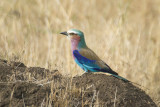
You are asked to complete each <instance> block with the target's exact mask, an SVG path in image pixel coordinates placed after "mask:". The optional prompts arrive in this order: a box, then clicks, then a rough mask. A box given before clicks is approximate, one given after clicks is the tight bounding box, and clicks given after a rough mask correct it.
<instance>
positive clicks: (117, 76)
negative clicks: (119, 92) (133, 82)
mask: <svg viewBox="0 0 160 107" xmlns="http://www.w3.org/2000/svg"><path fill="white" fill-rule="evenodd" d="M112 75H113V76H114V77H116V78H119V79H121V80H123V81H125V82H130V81H129V80H127V79H125V78H123V77H121V76H119V75H114V74H112Z"/></svg>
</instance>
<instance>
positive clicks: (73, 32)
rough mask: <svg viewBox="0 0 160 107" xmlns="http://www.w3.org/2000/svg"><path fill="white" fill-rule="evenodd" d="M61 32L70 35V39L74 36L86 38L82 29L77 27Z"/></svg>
mask: <svg viewBox="0 0 160 107" xmlns="http://www.w3.org/2000/svg"><path fill="white" fill-rule="evenodd" d="M60 34H63V35H66V36H68V37H69V38H70V39H72V38H84V34H83V32H82V31H80V30H77V29H70V30H68V31H65V32H61V33H60Z"/></svg>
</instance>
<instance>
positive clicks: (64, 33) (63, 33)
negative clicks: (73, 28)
mask: <svg viewBox="0 0 160 107" xmlns="http://www.w3.org/2000/svg"><path fill="white" fill-rule="evenodd" d="M60 34H62V35H66V36H68V33H67V32H66V31H65V32H61V33H60Z"/></svg>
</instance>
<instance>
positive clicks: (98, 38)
mask: <svg viewBox="0 0 160 107" xmlns="http://www.w3.org/2000/svg"><path fill="white" fill-rule="evenodd" d="M71 28H76V29H80V30H81V31H83V32H84V34H85V38H86V42H87V45H88V46H89V47H90V48H91V49H93V50H94V52H95V53H97V54H98V56H99V57H100V58H101V59H103V60H104V61H105V62H106V63H107V64H108V65H110V67H111V68H112V69H113V70H115V71H116V72H118V73H119V74H120V75H121V76H123V77H125V78H127V79H129V80H131V81H133V82H136V83H138V84H141V85H142V86H145V87H147V88H149V89H150V90H146V89H144V90H145V91H146V92H147V93H148V94H149V95H150V96H151V97H152V98H153V99H154V101H155V102H156V103H157V104H158V105H159V106H160V1H159V0H118V1H117V0H86V1H82V0H1V2H0V58H1V59H7V60H11V61H21V62H23V63H25V65H27V66H40V67H45V68H49V69H58V70H60V72H61V73H62V74H64V75H70V76H74V75H80V74H82V73H83V71H82V70H81V69H80V68H79V67H78V66H77V65H76V64H75V63H74V61H73V59H72V56H71V51H70V42H69V41H68V39H67V38H66V37H65V36H62V35H60V34H59V33H60V32H61V31H65V30H68V29H71Z"/></svg>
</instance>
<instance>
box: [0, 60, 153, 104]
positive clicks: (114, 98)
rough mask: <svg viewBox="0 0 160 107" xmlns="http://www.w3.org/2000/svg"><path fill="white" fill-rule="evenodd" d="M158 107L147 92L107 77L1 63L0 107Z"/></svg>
mask: <svg viewBox="0 0 160 107" xmlns="http://www.w3.org/2000/svg"><path fill="white" fill-rule="evenodd" d="M66 105H67V106H69V107H75V106H77V107H82V106H85V107H88V106H96V105H97V106H104V107H106V106H109V107H112V106H116V107H156V105H155V103H154V102H153V101H152V99H151V98H150V97H149V96H148V95H147V94H145V92H144V91H142V90H141V89H139V88H137V87H135V86H134V85H132V84H131V83H125V82H123V81H121V80H119V79H117V78H114V77H112V76H107V75H105V74H97V73H96V74H95V73H85V74H83V75H82V76H77V77H74V78H67V77H63V76H62V75H61V74H60V73H59V72H58V71H57V70H53V71H49V70H47V69H44V68H40V67H30V68H28V67H26V66H25V65H24V64H23V63H20V62H8V61H6V60H0V106H1V107H8V106H13V107H15V106H16V107H22V106H42V107H43V106H55V107H56V106H60V107H63V106H66Z"/></svg>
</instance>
